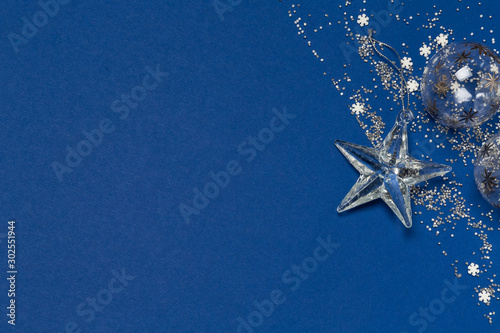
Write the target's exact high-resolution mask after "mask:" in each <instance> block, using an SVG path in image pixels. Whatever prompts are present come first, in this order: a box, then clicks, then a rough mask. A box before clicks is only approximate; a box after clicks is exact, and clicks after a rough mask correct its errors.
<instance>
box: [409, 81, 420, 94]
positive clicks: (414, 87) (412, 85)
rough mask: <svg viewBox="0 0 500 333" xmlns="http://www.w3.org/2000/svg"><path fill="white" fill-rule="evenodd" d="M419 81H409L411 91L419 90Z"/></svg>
mask: <svg viewBox="0 0 500 333" xmlns="http://www.w3.org/2000/svg"><path fill="white" fill-rule="evenodd" d="M418 86H419V84H418V82H417V81H416V80H410V81H408V90H409V91H410V92H414V91H417V90H418Z"/></svg>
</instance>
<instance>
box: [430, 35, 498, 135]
mask: <svg viewBox="0 0 500 333" xmlns="http://www.w3.org/2000/svg"><path fill="white" fill-rule="evenodd" d="M499 72H500V58H499V57H498V55H497V54H496V53H495V52H493V51H492V50H491V49H490V48H488V47H487V46H485V45H483V44H481V43H475V42H462V43H451V44H449V45H448V46H446V47H444V48H442V49H441V50H439V51H438V52H437V53H436V54H435V55H434V56H433V57H432V58H431V60H430V61H429V63H428V64H427V66H426V67H425V69H424V73H423V76H422V83H421V93H422V102H423V103H424V107H425V109H426V110H427V112H429V114H430V115H431V116H432V117H433V118H434V119H435V120H436V121H437V122H438V123H440V124H441V125H444V126H446V127H451V128H469V127H475V126H479V125H481V124H482V123H484V122H485V121H487V120H488V119H490V118H491V117H492V116H493V115H494V114H495V113H496V111H497V109H498V104H499V103H500V79H499V77H500V75H499Z"/></svg>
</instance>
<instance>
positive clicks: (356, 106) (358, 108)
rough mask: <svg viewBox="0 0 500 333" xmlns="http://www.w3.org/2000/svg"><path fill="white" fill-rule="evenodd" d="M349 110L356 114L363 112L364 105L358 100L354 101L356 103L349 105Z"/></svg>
mask: <svg viewBox="0 0 500 333" xmlns="http://www.w3.org/2000/svg"><path fill="white" fill-rule="evenodd" d="M351 111H352V112H354V113H355V114H356V115H359V114H361V113H363V112H365V107H364V105H363V104H361V103H360V102H356V104H353V105H351Z"/></svg>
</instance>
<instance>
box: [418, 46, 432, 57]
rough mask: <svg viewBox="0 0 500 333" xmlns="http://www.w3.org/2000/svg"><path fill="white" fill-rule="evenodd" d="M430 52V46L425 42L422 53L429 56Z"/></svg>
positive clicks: (421, 49)
mask: <svg viewBox="0 0 500 333" xmlns="http://www.w3.org/2000/svg"><path fill="white" fill-rule="evenodd" d="M430 54H431V48H430V46H428V45H425V44H424V46H422V47H421V48H420V55H421V56H424V57H426V58H427V57H428V56H429V55H430Z"/></svg>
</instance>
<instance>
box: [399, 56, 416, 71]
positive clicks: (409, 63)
mask: <svg viewBox="0 0 500 333" xmlns="http://www.w3.org/2000/svg"><path fill="white" fill-rule="evenodd" d="M401 66H402V67H403V68H404V69H411V67H412V66H413V62H412V61H411V58H409V57H404V58H403V59H401Z"/></svg>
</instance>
